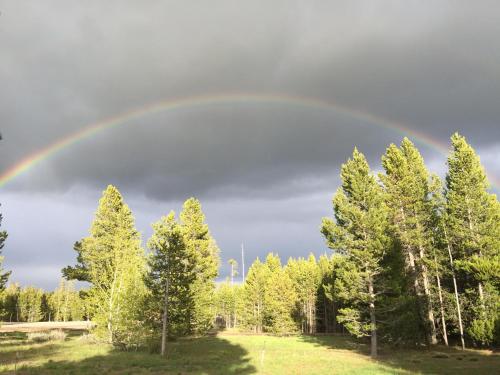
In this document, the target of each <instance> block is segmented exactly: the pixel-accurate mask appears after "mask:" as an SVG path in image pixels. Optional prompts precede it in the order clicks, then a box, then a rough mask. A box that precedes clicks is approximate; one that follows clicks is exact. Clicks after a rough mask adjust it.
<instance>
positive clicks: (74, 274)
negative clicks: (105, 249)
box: [62, 241, 90, 282]
mask: <svg viewBox="0 0 500 375" xmlns="http://www.w3.org/2000/svg"><path fill="white" fill-rule="evenodd" d="M73 250H74V251H76V253H77V255H76V262H77V264H76V265H75V266H67V267H64V268H63V269H62V274H63V276H64V277H65V278H66V280H79V281H87V282H90V275H89V272H88V268H87V265H86V264H85V259H84V258H83V256H82V242H81V241H77V242H75V244H74V245H73Z"/></svg>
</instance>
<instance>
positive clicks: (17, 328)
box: [0, 321, 92, 332]
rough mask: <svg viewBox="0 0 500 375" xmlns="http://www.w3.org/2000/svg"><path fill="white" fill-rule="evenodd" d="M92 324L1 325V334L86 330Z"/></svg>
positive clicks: (44, 323) (40, 323)
mask: <svg viewBox="0 0 500 375" xmlns="http://www.w3.org/2000/svg"><path fill="white" fill-rule="evenodd" d="M91 324H92V323H90V322H86V321H75V322H37V323H24V322H23V323H1V325H0V332H33V331H46V330H51V329H68V330H86V329H89V327H90V326H91Z"/></svg>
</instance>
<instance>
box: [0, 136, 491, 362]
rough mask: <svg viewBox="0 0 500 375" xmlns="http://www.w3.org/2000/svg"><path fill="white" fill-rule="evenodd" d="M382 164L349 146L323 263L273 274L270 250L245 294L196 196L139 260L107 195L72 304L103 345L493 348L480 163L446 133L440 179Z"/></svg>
mask: <svg viewBox="0 0 500 375" xmlns="http://www.w3.org/2000/svg"><path fill="white" fill-rule="evenodd" d="M381 167H382V172H381V173H378V174H375V173H373V172H372V171H371V169H370V166H369V165H368V162H367V160H366V158H365V156H364V155H363V154H362V153H361V152H360V151H358V150H357V149H355V150H354V152H353V154H352V156H351V158H349V159H348V160H347V161H346V162H345V163H344V164H343V165H342V168H341V172H340V177H341V185H340V187H339V188H338V190H337V191H336V193H335V194H334V197H333V201H332V206H333V216H332V217H329V218H324V219H323V221H322V223H321V226H320V232H321V234H322V235H323V236H324V238H325V241H326V244H327V245H328V247H329V248H331V249H332V253H331V254H329V255H326V254H325V255H322V256H320V257H319V258H316V257H315V256H314V255H312V254H311V255H309V257H307V258H297V259H295V258H290V259H288V261H287V263H286V264H284V265H283V264H282V263H281V259H280V258H279V256H278V255H277V254H274V253H270V254H269V255H268V256H267V257H266V259H265V260H263V261H261V260H260V259H256V260H255V261H254V262H253V264H252V265H251V267H250V268H249V270H248V273H247V275H246V277H245V279H244V282H243V283H242V284H239V283H234V276H235V275H236V274H237V272H238V264H237V262H236V261H235V260H233V259H231V260H230V261H229V266H230V268H231V272H230V279H228V280H226V282H222V283H216V279H217V277H218V270H219V268H220V258H219V249H218V247H217V244H216V242H215V240H214V239H213V237H212V235H211V233H210V231H209V228H208V225H207V224H206V222H205V216H204V214H203V211H202V208H201V204H200V202H199V201H198V200H197V199H195V198H190V199H188V200H187V201H186V202H185V203H184V205H183V208H182V210H181V212H180V214H179V215H178V216H176V214H175V213H174V212H173V211H172V212H170V213H169V214H168V215H166V216H163V217H161V218H160V219H159V220H158V221H157V222H156V223H154V224H153V225H152V227H153V234H152V236H151V238H149V240H148V241H147V250H145V249H143V248H142V245H141V238H140V235H139V233H138V232H137V230H136V228H135V223H134V218H133V216H132V212H131V211H130V209H129V207H128V206H127V205H126V204H125V202H124V200H123V197H122V196H121V194H120V193H119V191H118V190H117V189H116V188H115V187H113V186H108V188H107V189H106V190H105V191H104V193H103V195H102V198H101V199H100V201H99V205H98V208H97V211H96V214H95V218H94V220H93V222H92V224H91V228H90V231H89V235H88V236H87V237H85V238H83V239H82V240H80V241H78V242H77V243H76V244H75V246H74V250H75V251H76V255H77V264H76V265H74V266H68V267H66V268H64V269H63V270H62V272H63V275H64V277H65V278H66V279H67V280H81V281H85V282H87V283H88V284H89V288H87V289H85V290H83V291H80V293H79V294H78V295H79V298H80V300H82V301H84V302H83V303H82V306H84V308H83V310H81V311H83V313H82V315H80V316H86V317H89V318H90V319H91V320H92V321H93V322H94V323H95V328H94V333H95V334H96V335H97V336H98V337H101V338H102V339H104V340H106V341H108V342H110V343H113V344H115V345H117V346H121V347H124V348H127V347H138V346H144V345H148V346H153V347H156V348H157V349H158V351H160V352H161V353H165V351H166V348H167V346H168V344H167V343H168V340H169V339H172V338H175V337H179V336H186V335H203V334H206V333H208V332H209V331H210V330H211V329H213V328H215V327H219V328H221V327H222V328H227V329H229V328H236V329H239V330H242V331H250V332H254V333H266V332H267V333H271V334H292V333H304V334H315V333H317V332H348V333H350V334H352V335H354V336H357V337H369V338H370V341H371V353H372V356H376V355H377V345H378V342H379V341H383V342H385V343H389V344H394V345H420V344H426V345H435V344H437V343H438V342H441V343H443V344H445V345H448V344H449V343H450V342H453V343H455V342H456V343H458V344H459V345H461V346H462V347H465V346H466V345H474V346H487V345H498V344H499V343H500V294H499V283H500V251H499V248H500V203H499V201H498V199H497V198H496V196H495V195H493V194H491V193H489V188H490V186H489V183H488V180H487V178H486V174H485V171H484V168H483V167H482V165H481V163H480V159H479V157H478V156H477V155H476V153H475V151H474V150H473V148H472V147H471V146H470V145H469V144H468V143H467V141H466V139H465V138H464V137H462V136H460V135H458V134H455V135H453V136H452V137H451V150H450V153H449V155H448V159H447V172H446V178H445V180H444V181H441V180H440V178H439V177H438V176H437V175H434V174H431V173H430V172H429V171H428V169H427V167H426V165H425V163H424V160H423V158H422V156H421V154H420V152H419V150H418V149H417V148H416V147H415V145H414V144H413V143H412V142H411V141H410V140H408V139H407V138H405V139H404V140H403V141H402V142H401V144H400V145H399V146H396V145H394V144H392V145H390V146H389V147H388V148H387V149H386V152H385V154H384V155H383V156H382V158H381ZM5 237H6V235H1V236H0V248H1V246H2V244H3V239H5ZM5 279H6V278H5ZM4 283H5V282H4ZM67 285H71V284H67ZM9 288H10V289H12V288H15V286H14V287H13V286H12V285H11V286H10V287H9ZM9 288H8V289H7V290H9ZM68 288H70V287H68ZM54 293H55V292H54ZM3 294H4V295H6V292H4V293H3ZM4 301H5V297H4ZM3 305H4V306H5V302H3ZM4 309H5V307H4ZM4 316H5V315H4ZM53 316H55V315H53ZM58 316H60V315H58ZM70 316H73V315H71V314H70ZM75 316H76V315H75Z"/></svg>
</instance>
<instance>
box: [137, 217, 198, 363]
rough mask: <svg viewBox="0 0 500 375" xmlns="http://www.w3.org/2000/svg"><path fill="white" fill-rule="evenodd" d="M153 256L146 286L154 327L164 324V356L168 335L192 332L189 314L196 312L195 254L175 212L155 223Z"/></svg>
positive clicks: (151, 241)
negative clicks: (193, 292)
mask: <svg viewBox="0 0 500 375" xmlns="http://www.w3.org/2000/svg"><path fill="white" fill-rule="evenodd" d="M148 247H149V249H151V251H152V253H151V256H150V258H149V262H148V264H149V272H148V274H147V277H146V285H147V286H148V288H149V291H150V294H151V296H150V298H149V306H150V308H151V307H153V309H152V311H153V314H152V315H151V318H150V319H151V320H152V321H153V325H154V327H158V326H160V324H161V354H162V355H165V352H166V342H167V337H168V336H179V335H185V334H187V333H189V331H190V327H189V320H188V318H189V312H190V311H191V310H192V309H193V307H194V304H193V299H192V298H193V297H192V291H191V285H192V283H193V282H194V280H195V279H196V275H195V273H194V267H193V266H194V263H193V259H192V256H193V254H192V253H191V252H189V251H188V250H187V247H186V243H185V241H184V237H183V232H182V228H181V227H180V225H179V224H178V223H177V222H176V220H175V213H174V212H173V211H172V212H170V213H169V215H168V216H163V217H162V218H161V219H160V220H159V221H158V222H156V223H154V224H153V235H152V236H151V238H150V239H149V241H148Z"/></svg>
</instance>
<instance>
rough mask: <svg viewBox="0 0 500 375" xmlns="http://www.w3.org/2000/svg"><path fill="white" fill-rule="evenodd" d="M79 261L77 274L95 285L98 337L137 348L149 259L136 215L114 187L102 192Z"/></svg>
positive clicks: (92, 295) (93, 297)
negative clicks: (136, 223) (137, 224)
mask: <svg viewBox="0 0 500 375" xmlns="http://www.w3.org/2000/svg"><path fill="white" fill-rule="evenodd" d="M79 255H80V256H79V259H78V260H81V263H80V264H78V265H77V266H76V267H75V268H76V269H84V270H85V272H86V275H85V277H86V279H88V281H89V282H90V283H91V288H90V290H89V298H90V301H91V305H92V315H93V317H92V320H93V321H94V322H95V323H96V324H97V327H96V332H97V333H98V334H99V335H101V336H103V337H105V338H106V339H107V341H108V342H110V343H113V344H115V345H120V346H127V345H133V344H134V342H135V341H136V340H137V339H138V338H137V335H138V333H139V331H140V330H139V329H138V326H137V324H138V314H139V312H140V309H141V303H142V298H143V296H144V293H145V287H144V281H143V279H144V273H145V257H144V250H143V249H142V248H141V239H140V235H139V233H138V232H137V230H136V229H135V224H134V218H133V216H132V212H131V211H130V209H129V207H128V206H127V205H126V204H125V202H124V201H123V198H122V196H121V194H120V192H119V191H118V189H117V188H116V187H114V186H111V185H109V186H108V187H107V188H106V190H105V191H104V192H103V195H102V198H101V199H100V200H99V206H98V208H97V211H96V214H95V218H94V221H93V222H92V225H91V227H90V234H89V236H88V237H86V238H84V239H83V240H82V241H81V247H80V251H79Z"/></svg>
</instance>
